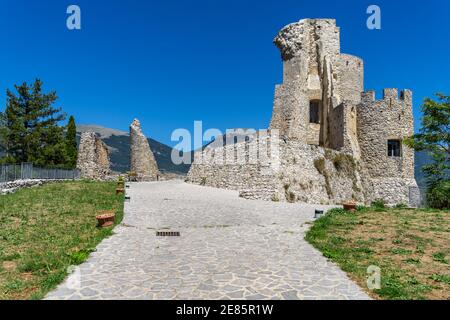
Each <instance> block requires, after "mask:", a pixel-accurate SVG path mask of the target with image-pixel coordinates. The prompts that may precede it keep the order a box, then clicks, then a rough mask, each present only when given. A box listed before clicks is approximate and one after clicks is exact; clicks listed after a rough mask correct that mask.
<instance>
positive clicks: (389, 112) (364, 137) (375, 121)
mask: <svg viewBox="0 0 450 320" xmlns="http://www.w3.org/2000/svg"><path fill="white" fill-rule="evenodd" d="M357 114H358V139H359V144H360V147H361V159H362V160H363V161H364V163H365V164H366V166H367V168H368V170H369V173H370V176H371V177H372V181H373V185H374V197H375V198H380V199H384V200H385V201H387V202H388V203H394V204H395V203H405V204H409V203H410V202H411V204H413V203H412V202H414V200H411V201H410V199H409V194H410V188H414V187H417V184H416V181H415V180H414V151H413V150H412V149H410V148H408V147H407V146H405V145H403V143H402V142H403V139H405V138H406V137H409V136H411V135H412V134H413V115H412V93H411V91H409V90H404V91H402V92H401V95H400V97H399V96H398V90H397V89H385V90H384V91H383V99H381V100H376V99H375V92H373V91H369V92H366V93H364V95H363V101H362V103H361V104H360V105H358V111H357ZM389 139H395V140H400V142H401V157H392V156H388V146H387V142H388V140H389Z"/></svg>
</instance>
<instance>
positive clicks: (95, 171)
mask: <svg viewBox="0 0 450 320" xmlns="http://www.w3.org/2000/svg"><path fill="white" fill-rule="evenodd" d="M77 169H79V170H80V175H81V177H82V178H85V179H94V180H103V179H105V178H106V177H107V176H109V175H110V174H111V170H110V162H109V151H108V147H107V146H106V145H105V143H103V141H102V140H101V139H100V138H99V137H97V135H96V134H95V133H94V132H85V133H83V134H82V135H81V140H80V147H79V150H78V159H77Z"/></svg>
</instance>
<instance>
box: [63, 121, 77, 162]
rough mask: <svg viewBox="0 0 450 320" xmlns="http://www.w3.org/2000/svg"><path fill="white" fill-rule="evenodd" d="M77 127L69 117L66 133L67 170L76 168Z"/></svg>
mask: <svg viewBox="0 0 450 320" xmlns="http://www.w3.org/2000/svg"><path fill="white" fill-rule="evenodd" d="M77 153H78V151H77V127H76V125H75V118H74V117H73V116H70V118H69V123H68V124H67V131H66V165H67V167H68V168H71V169H73V168H75V167H76V166H77Z"/></svg>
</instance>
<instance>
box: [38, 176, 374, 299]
mask: <svg viewBox="0 0 450 320" xmlns="http://www.w3.org/2000/svg"><path fill="white" fill-rule="evenodd" d="M127 194H128V195H130V197H131V201H130V202H129V203H125V217H124V220H123V222H122V224H121V225H119V226H117V227H116V228H115V230H114V235H113V236H111V237H110V238H107V239H105V240H104V241H103V242H102V243H101V244H100V245H99V246H98V247H97V250H96V251H95V252H93V253H92V254H91V256H90V258H89V259H88V260H87V261H86V262H85V263H83V264H82V265H80V266H79V267H78V268H76V269H75V271H74V272H73V273H71V274H70V275H69V276H68V278H67V279H66V281H65V282H64V283H62V284H61V285H60V286H59V287H58V288H57V289H56V290H54V291H53V292H51V293H49V294H48V295H47V297H46V298H47V299H75V300H79V299H250V300H257V299H288V300H293V299H369V297H368V296H367V295H366V294H365V293H364V292H363V290H362V289H361V288H359V287H358V286H357V285H356V284H355V283H354V282H352V281H351V280H350V279H349V278H348V277H347V276H346V274H345V273H344V272H343V271H341V270H340V269H339V268H338V267H337V266H336V265H335V264H333V263H331V262H329V261H327V259H326V258H325V257H323V256H322V254H321V253H320V252H318V251H317V250H316V249H314V248H313V247H312V246H311V245H310V244H308V243H307V242H306V241H305V240H304V235H305V231H306V230H307V228H308V227H309V225H308V224H307V222H308V221H312V220H313V216H314V209H316V208H322V209H325V210H326V209H329V208H330V207H327V206H312V205H303V204H288V203H278V202H265V201H251V200H244V199H241V198H239V197H238V194H237V192H236V191H230V190H221V189H214V188H209V187H202V186H196V185H190V184H186V183H184V182H181V181H168V182H149V183H132V184H131V187H130V188H128V189H127ZM156 231H179V232H180V234H181V236H180V237H157V236H156Z"/></svg>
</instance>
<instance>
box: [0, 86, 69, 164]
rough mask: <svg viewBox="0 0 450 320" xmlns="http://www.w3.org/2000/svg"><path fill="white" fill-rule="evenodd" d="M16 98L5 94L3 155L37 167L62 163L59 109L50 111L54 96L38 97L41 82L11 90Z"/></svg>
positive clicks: (53, 94) (63, 145)
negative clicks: (5, 129)
mask: <svg viewBox="0 0 450 320" xmlns="http://www.w3.org/2000/svg"><path fill="white" fill-rule="evenodd" d="M15 89H16V91H17V95H16V94H14V93H13V92H11V91H10V90H7V92H6V94H7V106H6V110H5V124H6V127H7V133H6V142H7V143H6V145H7V150H6V151H7V153H8V154H9V155H10V156H11V157H12V158H13V159H14V161H15V162H33V163H35V164H36V165H40V166H62V165H64V163H65V143H64V132H63V128H61V127H59V126H58V122H60V121H63V120H64V119H65V115H64V114H63V113H62V112H61V108H55V107H53V104H54V102H55V101H56V100H57V96H56V92H50V93H48V94H45V93H42V82H41V81H40V80H39V79H37V80H36V81H35V82H34V84H33V85H32V86H28V84H27V83H23V84H22V85H20V86H17V85H16V86H15Z"/></svg>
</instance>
